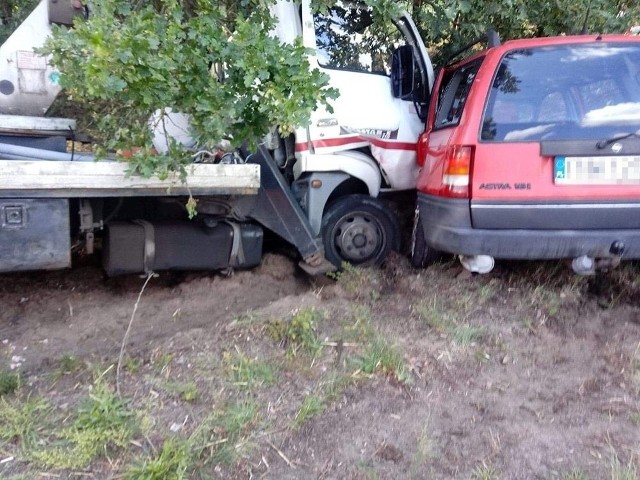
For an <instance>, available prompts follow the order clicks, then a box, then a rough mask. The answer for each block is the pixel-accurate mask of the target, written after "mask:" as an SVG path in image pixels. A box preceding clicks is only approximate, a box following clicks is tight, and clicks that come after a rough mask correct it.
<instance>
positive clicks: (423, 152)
mask: <svg viewBox="0 0 640 480" xmlns="http://www.w3.org/2000/svg"><path fill="white" fill-rule="evenodd" d="M428 148H429V135H428V134H427V133H426V132H425V133H423V134H422V135H420V138H419V139H418V145H417V147H416V153H417V157H416V162H417V163H418V165H419V166H420V167H424V163H425V160H426V159H427V149H428Z"/></svg>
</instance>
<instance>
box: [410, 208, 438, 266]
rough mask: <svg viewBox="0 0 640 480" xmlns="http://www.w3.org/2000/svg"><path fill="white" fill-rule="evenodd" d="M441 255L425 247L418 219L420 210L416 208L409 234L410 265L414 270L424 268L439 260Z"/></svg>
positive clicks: (420, 221)
mask: <svg viewBox="0 0 640 480" xmlns="http://www.w3.org/2000/svg"><path fill="white" fill-rule="evenodd" d="M440 255H441V253H440V252H439V251H438V250H434V249H433V248H431V247H430V246H428V245H427V242H426V241H425V239H424V228H423V226H422V219H421V218H420V210H419V209H418V208H416V214H415V216H414V218H413V230H412V232H411V265H412V266H413V267H414V268H424V267H426V266H427V265H431V264H432V263H433V262H435V261H436V260H438V259H439V258H440Z"/></svg>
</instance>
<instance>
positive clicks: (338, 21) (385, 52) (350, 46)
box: [314, 6, 405, 75]
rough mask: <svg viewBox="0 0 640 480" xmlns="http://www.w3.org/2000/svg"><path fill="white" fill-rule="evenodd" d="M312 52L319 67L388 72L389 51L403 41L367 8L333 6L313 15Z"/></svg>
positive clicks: (396, 32)
mask: <svg viewBox="0 0 640 480" xmlns="http://www.w3.org/2000/svg"><path fill="white" fill-rule="evenodd" d="M314 26H315V32H316V55H317V58H318V63H319V64H320V66H321V67H325V68H333V69H339V70H350V71H356V72H365V73H377V74H382V75H389V74H390V72H391V54H392V52H393V50H394V49H396V48H397V47H398V46H400V45H402V44H404V43H405V42H404V40H403V37H402V33H401V32H400V31H399V30H398V28H397V27H396V26H395V25H394V24H393V23H392V22H390V21H389V22H381V21H380V19H379V18H377V17H375V16H374V14H373V12H372V11H371V9H370V8H366V7H359V6H353V7H351V6H335V7H331V8H329V9H327V10H323V11H322V12H318V13H316V14H314Z"/></svg>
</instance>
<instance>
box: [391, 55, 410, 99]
mask: <svg viewBox="0 0 640 480" xmlns="http://www.w3.org/2000/svg"><path fill="white" fill-rule="evenodd" d="M415 68H416V62H415V58H414V55H413V48H412V47H411V45H401V46H400V47H398V48H397V49H396V50H394V52H393V55H392V57H391V88H392V90H393V92H392V93H393V96H394V97H395V98H400V99H402V100H412V99H413V93H414V91H415V89H416V84H415V77H416V71H415Z"/></svg>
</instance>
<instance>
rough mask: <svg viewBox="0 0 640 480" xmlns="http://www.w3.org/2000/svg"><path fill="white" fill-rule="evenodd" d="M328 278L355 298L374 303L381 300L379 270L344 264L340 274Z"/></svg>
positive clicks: (334, 273) (332, 274) (329, 274)
mask: <svg viewBox="0 0 640 480" xmlns="http://www.w3.org/2000/svg"><path fill="white" fill-rule="evenodd" d="M327 276H328V277H329V278H333V279H334V280H335V281H336V282H337V283H338V285H340V286H341V287H342V288H343V289H344V291H345V292H347V293H348V294H350V295H351V296H353V297H355V298H358V299H367V300H373V301H376V300H379V299H380V296H381V290H382V281H381V274H380V271H379V270H378V269H375V268H360V267H355V266H353V265H351V264H350V263H349V262H343V263H342V265H341V267H340V270H339V271H338V272H330V273H328V274H327Z"/></svg>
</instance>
